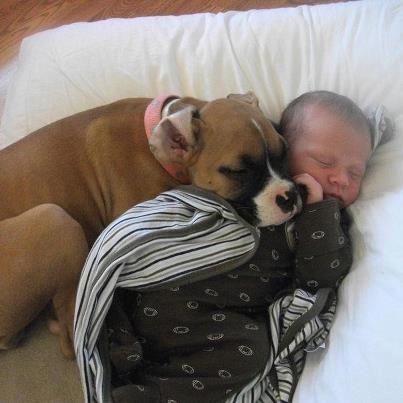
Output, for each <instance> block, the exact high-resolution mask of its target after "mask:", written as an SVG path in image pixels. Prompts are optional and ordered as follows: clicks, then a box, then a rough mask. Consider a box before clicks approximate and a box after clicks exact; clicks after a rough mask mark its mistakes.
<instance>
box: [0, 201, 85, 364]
mask: <svg viewBox="0 0 403 403" xmlns="http://www.w3.org/2000/svg"><path fill="white" fill-rule="evenodd" d="M87 254H88V246H87V241H86V238H85V235H84V232H83V230H82V227H81V226H80V225H79V224H78V222H77V221H75V220H74V219H73V218H72V217H71V216H69V215H68V214H67V213H66V212H65V211H64V210H63V209H62V208H60V207H58V206H56V205H53V204H44V205H40V206H38V207H35V208H33V209H31V210H28V211H26V212H25V213H23V214H21V215H19V216H17V217H13V218H10V219H6V220H3V221H1V222H0V348H3V349H4V348H9V347H13V346H14V345H15V342H14V340H15V338H16V337H17V336H18V335H19V333H20V332H21V331H22V330H23V329H24V327H25V326H26V325H27V324H29V323H30V322H31V321H32V320H33V319H34V318H35V317H36V316H37V315H38V313H39V312H40V311H41V310H42V309H43V308H44V307H45V306H46V305H47V304H48V303H49V302H52V303H53V307H54V311H55V314H56V318H57V322H56V323H57V333H58V334H59V336H60V346H61V350H62V353H63V354H64V355H65V356H66V357H73V356H74V350H73V347H72V334H73V333H72V332H73V318H74V304H75V296H76V288H77V283H78V280H79V276H80V273H81V269H82V267H83V265H84V262H85V259H86V256H87Z"/></svg>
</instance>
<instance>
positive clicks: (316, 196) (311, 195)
mask: <svg viewBox="0 0 403 403" xmlns="http://www.w3.org/2000/svg"><path fill="white" fill-rule="evenodd" d="M293 179H294V181H295V183H296V184H298V185H304V186H305V187H306V190H307V192H308V196H307V199H306V204H312V203H316V202H318V201H322V200H323V189H322V186H321V184H320V183H319V182H318V181H317V180H316V179H315V178H314V177H313V176H311V175H309V174H306V173H304V174H299V175H296V176H294V178H293Z"/></svg>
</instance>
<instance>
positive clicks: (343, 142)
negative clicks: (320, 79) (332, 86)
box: [289, 106, 371, 207]
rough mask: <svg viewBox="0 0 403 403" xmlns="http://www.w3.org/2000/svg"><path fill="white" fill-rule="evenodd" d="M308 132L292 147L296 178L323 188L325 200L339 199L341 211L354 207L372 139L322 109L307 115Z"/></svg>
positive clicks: (309, 110)
mask: <svg viewBox="0 0 403 403" xmlns="http://www.w3.org/2000/svg"><path fill="white" fill-rule="evenodd" d="M303 126H304V130H303V133H301V136H300V137H297V138H296V139H295V140H294V142H293V143H292V144H291V145H290V152H289V170H290V173H291V175H292V176H295V175H298V174H301V173H308V174H310V175H311V176H313V177H314V178H315V179H316V180H317V181H318V182H319V183H320V184H321V186H322V188H323V195H324V198H325V199H326V198H329V197H334V198H336V199H337V200H338V201H339V203H340V205H341V207H347V206H349V205H350V204H351V203H353V202H354V201H355V200H356V199H357V197H358V194H359V192H360V187H361V181H362V178H363V176H364V173H365V169H366V165H367V162H368V159H369V157H370V155H371V139H370V134H369V133H368V132H367V131H362V130H361V131H360V130H358V129H356V128H355V127H353V126H352V125H351V124H350V123H348V122H345V121H343V119H341V118H340V117H338V116H336V115H334V113H332V112H330V111H328V110H327V109H325V108H323V107H320V106H312V107H309V108H307V110H306V111H305V121H304V125H303Z"/></svg>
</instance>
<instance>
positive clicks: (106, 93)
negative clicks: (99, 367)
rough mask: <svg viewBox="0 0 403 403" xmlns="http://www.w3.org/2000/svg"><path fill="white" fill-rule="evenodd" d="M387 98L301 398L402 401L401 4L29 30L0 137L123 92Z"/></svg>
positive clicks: (368, 104) (364, 102) (270, 109)
mask: <svg viewBox="0 0 403 403" xmlns="http://www.w3.org/2000/svg"><path fill="white" fill-rule="evenodd" d="M314 89H327V90H332V91H336V92H339V93H342V94H344V95H347V96H349V97H350V98H352V99H353V100H354V101H356V102H357V103H358V104H359V105H360V106H361V107H363V108H374V107H376V106H378V105H379V104H384V105H385V106H386V108H387V110H388V113H389V116H390V117H391V118H392V119H393V120H394V121H395V124H396V133H395V137H394V138H393V140H392V141H391V142H390V143H388V144H386V145H384V146H382V147H381V148H379V149H378V150H377V152H376V154H375V155H374V156H373V158H372V161H371V164H370V167H369V170H368V174H367V176H366V178H365V181H364V184H363V189H362V193H361V196H360V198H359V200H358V201H357V202H356V203H355V204H354V206H353V207H352V208H351V209H350V211H351V213H352V215H353V219H354V221H355V224H354V226H353V229H352V239H353V244H354V255H355V259H354V264H353V267H352V270H351V273H350V274H349V276H348V277H347V278H346V280H345V281H344V283H343V285H342V286H341V288H340V292H339V297H340V300H339V307H338V312H337V317H336V320H335V323H334V327H333V329H332V332H331V336H330V339H329V342H328V344H327V346H326V348H325V349H323V350H321V351H317V352H314V353H310V354H309V355H308V359H307V365H306V369H305V371H304V373H303V376H302V379H301V380H300V383H299V386H298V388H297V391H296V395H295V399H294V401H295V402H297V403H324V402H326V403H349V402H351V403H361V402H365V403H379V402H388V403H394V402H396V403H398V402H399V403H400V402H402V401H403V382H401V378H402V372H403V342H402V333H403V320H402V319H401V318H402V311H403V292H402V290H403V242H402V228H403V162H402V161H403V102H402V97H403V0H388V1H382V0H379V1H376V0H375V1H371V0H368V1H355V2H350V3H344V4H333V5H323V6H315V7H307V6H302V7H298V8H295V9H292V8H288V9H277V10H259V11H249V12H243V13H242V12H229V13H224V14H218V15H213V14H197V15H189V16H181V17H148V18H138V19H115V20H107V21H101V22H95V23H78V24H73V25H69V26H64V27H61V28H58V29H55V30H50V31H46V32H43V33H40V34H36V35H34V36H32V37H30V38H28V39H26V40H25V41H24V42H23V44H22V48H21V52H20V56H19V65H18V70H17V73H16V75H15V77H14V80H13V82H12V85H11V87H10V89H9V94H8V97H7V102H6V107H5V112H4V116H3V119H2V123H1V139H0V140H1V141H0V144H1V145H2V146H4V145H6V144H9V143H10V142H12V141H15V140H16V139H18V138H20V137H22V136H24V135H25V134H27V133H29V132H30V131H32V130H34V129H37V128H39V127H41V126H43V125H45V124H47V123H49V122H52V121H54V120H56V119H59V118H61V117H64V116H67V115H70V114H72V113H75V112H79V111H81V110H84V109H87V108H91V107H94V106H98V105H101V104H105V103H108V102H111V101H114V100H117V99H120V98H124V97H135V96H150V97H153V96H155V95H157V94H160V93H175V94H178V95H193V96H197V97H200V98H205V99H213V98H216V97H222V96H225V95H226V94H228V93H233V92H245V91H248V90H252V91H254V92H255V93H256V95H257V96H258V97H259V98H260V104H261V107H262V109H263V111H264V112H265V113H266V114H267V116H268V117H270V118H271V119H273V120H278V118H279V116H280V114H281V111H282V109H283V108H284V107H285V105H286V104H287V103H288V102H289V101H290V100H292V99H293V98H295V97H296V96H298V95H299V94H301V93H302V92H305V91H308V90H314Z"/></svg>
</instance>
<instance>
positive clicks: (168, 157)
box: [149, 105, 200, 166]
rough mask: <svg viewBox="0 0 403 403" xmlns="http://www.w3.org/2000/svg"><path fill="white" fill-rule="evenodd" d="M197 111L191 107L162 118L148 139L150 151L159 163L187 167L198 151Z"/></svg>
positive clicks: (185, 107) (188, 106) (187, 106)
mask: <svg viewBox="0 0 403 403" xmlns="http://www.w3.org/2000/svg"><path fill="white" fill-rule="evenodd" d="M197 116H198V110H197V108H196V107H195V106H193V105H186V106H184V107H183V108H182V109H180V110H178V111H177V112H174V113H172V114H170V115H169V116H167V117H165V118H163V119H162V120H161V122H160V123H159V124H158V125H157V126H156V127H155V128H154V130H153V131H152V134H151V136H150V139H149V145H150V150H151V152H152V153H153V154H154V156H155V157H156V158H157V159H158V160H159V161H161V162H163V163H167V164H172V163H175V164H181V165H185V166H186V165H189V164H190V163H191V162H192V161H193V158H194V157H195V156H196V155H197V154H198V151H199V141H198V132H199V123H200V121H199V120H198V119H197V118H196V117H197Z"/></svg>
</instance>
